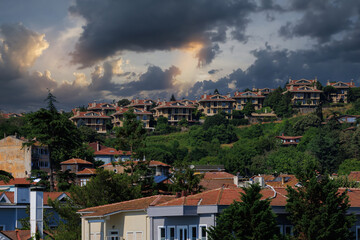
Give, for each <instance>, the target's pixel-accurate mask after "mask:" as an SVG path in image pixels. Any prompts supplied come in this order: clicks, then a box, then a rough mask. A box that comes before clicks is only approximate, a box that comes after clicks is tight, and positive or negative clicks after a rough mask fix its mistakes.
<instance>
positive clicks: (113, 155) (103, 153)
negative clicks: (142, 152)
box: [89, 142, 131, 164]
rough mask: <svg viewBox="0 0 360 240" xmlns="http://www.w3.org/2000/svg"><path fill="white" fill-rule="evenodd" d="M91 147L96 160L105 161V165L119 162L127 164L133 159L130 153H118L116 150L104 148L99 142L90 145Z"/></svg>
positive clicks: (120, 151)
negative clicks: (126, 162)
mask: <svg viewBox="0 0 360 240" xmlns="http://www.w3.org/2000/svg"><path fill="white" fill-rule="evenodd" d="M89 147H90V148H91V149H93V150H94V156H95V160H96V161H103V162H104V164H108V163H111V162H118V161H122V162H125V161H127V160H130V158H131V152H130V151H122V150H119V151H118V150H116V149H115V148H111V147H106V146H103V145H101V144H100V143H99V142H93V143H90V144H89Z"/></svg>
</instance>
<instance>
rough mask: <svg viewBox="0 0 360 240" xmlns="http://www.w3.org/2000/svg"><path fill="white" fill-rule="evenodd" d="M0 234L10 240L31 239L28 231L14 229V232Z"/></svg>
mask: <svg viewBox="0 0 360 240" xmlns="http://www.w3.org/2000/svg"><path fill="white" fill-rule="evenodd" d="M0 233H2V234H4V235H5V236H6V237H8V238H10V239H11V240H28V239H30V237H31V236H30V230H19V229H16V230H15V231H0Z"/></svg>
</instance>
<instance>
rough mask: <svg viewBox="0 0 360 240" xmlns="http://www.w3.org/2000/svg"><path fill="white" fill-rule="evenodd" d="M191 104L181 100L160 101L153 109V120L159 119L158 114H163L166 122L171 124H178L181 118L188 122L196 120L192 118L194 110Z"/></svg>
mask: <svg viewBox="0 0 360 240" xmlns="http://www.w3.org/2000/svg"><path fill="white" fill-rule="evenodd" d="M195 108H196V107H195V106H194V105H193V104H187V103H185V102H181V101H172V102H160V103H159V105H158V106H157V107H155V108H154V110H155V115H154V117H155V120H157V119H159V117H160V116H163V117H165V118H167V119H168V122H169V123H170V124H171V125H176V124H178V123H179V122H180V121H181V120H182V119H185V120H186V121H187V122H189V123H194V122H196V121H195V120H194V119H193V111H194V110H195Z"/></svg>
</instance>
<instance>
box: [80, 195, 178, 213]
mask: <svg viewBox="0 0 360 240" xmlns="http://www.w3.org/2000/svg"><path fill="white" fill-rule="evenodd" d="M174 198H175V196H169V195H156V196H151V197H144V198H139V199H134V200H129V201H124V202H119V203H113V204H108V205H103V206H98V207H91V208H85V209H82V210H80V211H79V213H82V214H83V216H85V217H91V216H104V215H107V214H111V213H114V212H119V211H129V210H130V211H131V210H146V209H147V208H148V207H149V206H154V205H157V204H162V203H164V202H167V201H169V200H171V199H174Z"/></svg>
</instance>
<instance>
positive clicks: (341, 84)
mask: <svg viewBox="0 0 360 240" xmlns="http://www.w3.org/2000/svg"><path fill="white" fill-rule="evenodd" d="M326 85H327V86H333V87H334V88H349V87H355V83H354V82H353V81H351V82H341V81H339V82H328V83H327V84H326ZM344 85H345V86H344Z"/></svg>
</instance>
